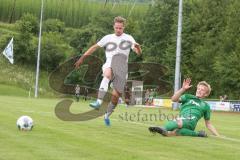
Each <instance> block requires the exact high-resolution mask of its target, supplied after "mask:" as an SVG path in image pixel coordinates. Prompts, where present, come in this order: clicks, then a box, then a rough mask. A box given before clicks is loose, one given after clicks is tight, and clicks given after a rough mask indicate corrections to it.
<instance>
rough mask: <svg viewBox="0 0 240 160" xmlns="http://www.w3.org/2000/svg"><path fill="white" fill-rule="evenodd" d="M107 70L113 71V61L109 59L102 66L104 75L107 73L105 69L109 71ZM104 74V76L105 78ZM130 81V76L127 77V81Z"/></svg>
mask: <svg viewBox="0 0 240 160" xmlns="http://www.w3.org/2000/svg"><path fill="white" fill-rule="evenodd" d="M107 68H111V69H112V59H108V60H107V61H106V62H105V63H104V65H103V66H102V73H103V74H104V71H105V69H107ZM103 74H102V76H104V75H103ZM127 79H128V74H127V75H126V80H127Z"/></svg>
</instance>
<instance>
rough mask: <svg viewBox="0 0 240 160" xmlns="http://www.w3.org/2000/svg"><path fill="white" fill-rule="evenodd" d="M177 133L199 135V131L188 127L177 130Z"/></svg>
mask: <svg viewBox="0 0 240 160" xmlns="http://www.w3.org/2000/svg"><path fill="white" fill-rule="evenodd" d="M177 135H181V136H192V137H197V136H198V133H197V132H194V131H193V130H190V129H187V128H181V129H178V130H177Z"/></svg>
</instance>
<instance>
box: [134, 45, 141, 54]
mask: <svg viewBox="0 0 240 160" xmlns="http://www.w3.org/2000/svg"><path fill="white" fill-rule="evenodd" d="M134 48H135V52H136V53H137V54H141V53H142V49H141V46H140V44H138V43H135V44H134Z"/></svg>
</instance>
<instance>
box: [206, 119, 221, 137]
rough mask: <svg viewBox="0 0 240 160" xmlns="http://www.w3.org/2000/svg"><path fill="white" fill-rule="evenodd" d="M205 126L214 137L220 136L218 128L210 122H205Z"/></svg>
mask: <svg viewBox="0 0 240 160" xmlns="http://www.w3.org/2000/svg"><path fill="white" fill-rule="evenodd" d="M205 125H206V127H207V128H208V130H209V131H210V132H211V133H212V134H213V135H214V136H220V135H219V133H218V132H217V130H216V128H215V127H214V126H213V125H212V123H211V122H210V120H205Z"/></svg>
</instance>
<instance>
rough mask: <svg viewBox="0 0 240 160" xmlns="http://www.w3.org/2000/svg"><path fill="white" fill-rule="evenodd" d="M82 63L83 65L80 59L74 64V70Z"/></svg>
mask: <svg viewBox="0 0 240 160" xmlns="http://www.w3.org/2000/svg"><path fill="white" fill-rule="evenodd" d="M82 63H83V60H82V59H81V58H80V59H79V60H78V61H77V62H76V63H75V64H74V66H75V69H78V68H79V67H80V65H81V64H82Z"/></svg>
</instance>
